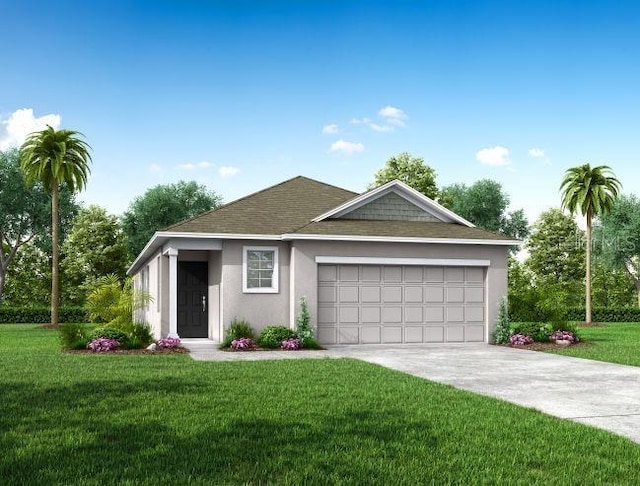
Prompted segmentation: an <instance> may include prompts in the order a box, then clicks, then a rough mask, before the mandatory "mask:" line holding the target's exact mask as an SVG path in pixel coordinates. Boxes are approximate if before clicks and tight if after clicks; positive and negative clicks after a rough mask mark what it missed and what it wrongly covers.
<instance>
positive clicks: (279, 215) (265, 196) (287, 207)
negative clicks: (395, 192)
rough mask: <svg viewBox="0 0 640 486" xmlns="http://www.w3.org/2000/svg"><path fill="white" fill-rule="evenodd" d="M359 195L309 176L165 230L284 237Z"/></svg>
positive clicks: (278, 185)
mask: <svg viewBox="0 0 640 486" xmlns="http://www.w3.org/2000/svg"><path fill="white" fill-rule="evenodd" d="M357 195H358V194H357V193H355V192H352V191H347V190H346V189H341V188H339V187H336V186H332V185H329V184H325V183H323V182H319V181H316V180H313V179H309V178H307V177H302V176H298V177H294V178H293V179H289V180H287V181H284V182H282V183H280V184H276V185H275V186H271V187H268V188H267V189H263V190H262V191H259V192H256V193H253V194H250V195H249V196H246V197H243V198H242V199H237V200H236V201H233V202H231V203H229V204H226V205H224V206H221V207H219V208H218V209H214V210H212V211H209V212H207V213H204V214H201V215H200V216H196V217H195V218H191V219H188V220H186V221H183V222H181V223H178V224H175V225H173V226H170V227H168V228H167V229H165V230H164V231H171V232H185V233H217V234H218V233H220V234H224V233H229V234H247V235H282V234H285V233H292V232H294V231H295V230H297V229H298V228H300V227H302V226H305V225H307V224H308V223H309V222H310V221H311V220H312V219H313V218H315V217H316V216H318V215H319V214H322V213H324V212H326V211H328V210H330V209H332V208H334V207H336V206H339V205H340V204H342V203H344V202H345V201H347V200H349V199H351V198H353V197H354V196H357Z"/></svg>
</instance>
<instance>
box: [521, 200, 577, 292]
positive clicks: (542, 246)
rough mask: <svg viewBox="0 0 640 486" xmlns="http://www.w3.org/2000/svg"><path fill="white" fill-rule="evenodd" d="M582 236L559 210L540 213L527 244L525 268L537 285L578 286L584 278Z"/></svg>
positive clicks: (575, 225) (574, 224)
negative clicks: (573, 284)
mask: <svg viewBox="0 0 640 486" xmlns="http://www.w3.org/2000/svg"><path fill="white" fill-rule="evenodd" d="M583 241H584V234H583V232H582V231H581V230H580V228H578V225H577V224H576V222H575V221H574V220H573V218H571V217H569V216H567V215H566V214H564V213H563V212H562V211H561V210H560V209H550V210H548V211H545V212H543V213H542V214H541V215H540V217H539V218H538V220H537V221H536V222H535V223H534V224H533V226H532V228H531V234H530V235H529V238H528V240H527V243H526V249H527V250H528V251H529V258H528V259H527V267H528V268H529V269H530V270H531V271H532V273H533V275H534V276H535V279H536V281H538V282H559V283H567V282H576V281H578V282H580V281H582V279H583V276H584V253H583V250H582V244H583Z"/></svg>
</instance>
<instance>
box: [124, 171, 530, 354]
mask: <svg viewBox="0 0 640 486" xmlns="http://www.w3.org/2000/svg"><path fill="white" fill-rule="evenodd" d="M518 243H519V241H517V240H513V239H512V238H509V237H506V236H504V235H501V234H497V233H493V232H489V231H485V230H483V229H479V228H476V227H475V226H474V225H473V224H471V223H470V222H469V221H467V220H465V219H464V218H462V217H460V216H458V215H457V214H454V213H453V212H451V211H449V210H448V209H446V208H445V207H443V206H441V205H440V204H438V203H437V202H435V201H433V200H431V199H429V198H428V197H426V196H424V195H423V194H421V193H419V192H417V191H416V190H414V189H412V188H411V187H409V186H407V185H406V184H404V183H402V182H400V181H392V182H389V183H387V184H385V185H383V186H380V187H377V188H376V189H373V190H370V191H368V192H365V193H363V194H357V193H354V192H352V191H349V190H346V189H341V188H339V187H335V186H332V185H329V184H325V183H322V182H319V181H316V180H313V179H309V178H306V177H295V178H293V179H290V180H287V181H285V182H282V183H280V184H277V185H275V186H272V187H269V188H267V189H264V190H262V191H259V192H256V193H254V194H251V195H249V196H246V197H243V198H241V199H238V200H236V201H233V202H231V203H229V204H226V205H224V206H221V207H220V208H218V209H214V210H212V211H209V212H206V213H204V214H201V215H199V216H196V217H194V218H192V219H188V220H186V221H182V222H180V223H178V224H175V225H173V226H171V227H169V228H167V229H165V230H162V231H158V232H156V233H155V234H154V235H153V237H152V238H151V240H150V241H149V242H148V243H147V245H146V246H145V248H144V249H143V250H142V252H141V253H140V255H139V256H138V257H137V259H136V260H135V261H134V263H133V264H132V266H131V268H130V269H129V274H130V275H133V276H134V277H135V279H134V281H135V285H136V287H137V288H139V289H142V290H144V291H145V292H148V293H150V294H151V296H152V298H153V302H152V303H150V304H149V305H148V306H147V307H146V308H145V309H142V310H141V312H140V313H141V315H140V316H139V317H140V318H142V319H144V320H145V321H147V322H148V323H149V324H150V325H151V327H152V329H153V332H154V334H155V336H156V337H161V336H162V337H164V336H167V335H169V336H179V337H181V338H206V339H210V340H212V341H214V342H219V341H220V340H221V339H222V338H223V336H224V331H225V328H226V327H228V326H229V324H230V323H231V321H232V320H234V319H236V318H237V319H246V320H247V321H248V322H249V323H250V324H251V325H252V326H253V328H254V329H256V330H257V331H260V330H261V329H262V328H263V327H265V326H267V325H271V324H281V325H286V326H291V327H292V328H293V327H294V326H295V319H296V316H297V315H298V314H299V311H300V300H301V298H302V297H305V298H306V299H307V302H308V308H309V311H310V314H311V318H312V321H313V323H314V325H315V326H316V331H317V337H318V340H319V342H320V343H322V344H373V343H376V344H378V343H380V344H391V343H393V344H397V343H430V342H487V341H488V340H489V339H490V335H491V333H492V332H493V330H494V328H495V322H496V317H497V311H498V306H499V302H500V300H501V299H502V298H503V297H504V296H505V295H506V294H507V254H508V250H509V247H510V246H513V245H517V244H518Z"/></svg>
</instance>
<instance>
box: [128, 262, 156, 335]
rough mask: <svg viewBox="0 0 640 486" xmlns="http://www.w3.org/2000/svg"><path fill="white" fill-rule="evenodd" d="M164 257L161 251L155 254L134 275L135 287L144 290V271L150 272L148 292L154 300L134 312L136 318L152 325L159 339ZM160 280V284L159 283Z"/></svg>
mask: <svg viewBox="0 0 640 486" xmlns="http://www.w3.org/2000/svg"><path fill="white" fill-rule="evenodd" d="M162 259H163V257H162V256H161V255H160V252H158V253H156V254H155V255H153V257H152V258H150V259H149V260H148V261H147V263H146V265H144V266H142V267H141V268H140V270H139V271H138V273H136V274H135V276H134V282H135V287H134V288H135V289H136V290H137V291H141V290H143V282H142V280H143V273H144V272H148V273H149V276H148V283H149V288H148V289H147V292H148V293H149V295H150V296H151V299H152V301H151V302H150V303H148V304H147V305H146V306H145V307H144V308H142V309H139V310H137V311H136V312H135V313H134V318H135V319H136V320H139V321H143V322H146V323H147V324H149V325H150V326H151V331H152V333H153V336H154V337H155V338H156V339H159V338H160V336H161V334H162V320H163V319H162V317H163V316H162V303H163V299H162V295H160V294H161V292H160V293H159V290H161V288H162ZM158 282H160V286H159V285H158Z"/></svg>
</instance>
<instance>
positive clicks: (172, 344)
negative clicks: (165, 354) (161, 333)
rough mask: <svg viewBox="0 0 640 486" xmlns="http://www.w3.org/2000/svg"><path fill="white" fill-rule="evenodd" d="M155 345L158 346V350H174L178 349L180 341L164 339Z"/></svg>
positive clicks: (177, 339) (169, 338)
mask: <svg viewBox="0 0 640 486" xmlns="http://www.w3.org/2000/svg"><path fill="white" fill-rule="evenodd" d="M156 344H157V346H158V349H176V348H179V347H180V339H179V338H171V337H166V338H162V339H159V340H158V342H157V343H156Z"/></svg>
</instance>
